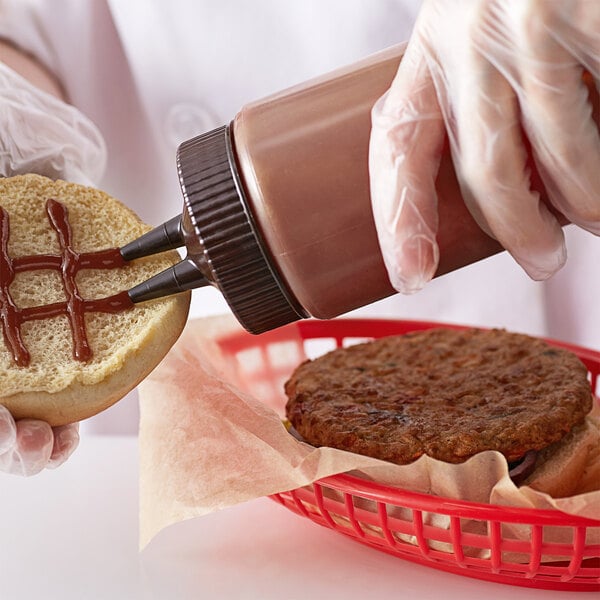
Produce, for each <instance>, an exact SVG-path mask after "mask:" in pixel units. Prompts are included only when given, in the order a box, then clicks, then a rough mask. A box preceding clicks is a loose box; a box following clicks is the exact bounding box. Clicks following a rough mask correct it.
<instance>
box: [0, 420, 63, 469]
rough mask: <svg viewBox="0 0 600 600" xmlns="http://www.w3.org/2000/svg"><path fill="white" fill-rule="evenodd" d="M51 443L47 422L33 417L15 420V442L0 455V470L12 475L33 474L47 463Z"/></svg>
mask: <svg viewBox="0 0 600 600" xmlns="http://www.w3.org/2000/svg"><path fill="white" fill-rule="evenodd" d="M53 445H54V435H53V433H52V428H51V427H50V425H48V423H45V422H44V421H38V420H34V419H22V420H20V421H17V422H16V440H15V444H14V446H13V448H12V450H9V451H7V452H5V453H4V454H2V455H1V456H0V470H2V471H5V472H7V473H12V474H14V475H23V476H29V475H35V474H37V473H39V472H40V471H41V470H42V469H43V468H44V467H45V466H46V464H47V463H48V460H49V459H50V455H51V454H52V447H53Z"/></svg>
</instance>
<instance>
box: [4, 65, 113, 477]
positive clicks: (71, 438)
mask: <svg viewBox="0 0 600 600" xmlns="http://www.w3.org/2000/svg"><path fill="white" fill-rule="evenodd" d="M105 165H106V147H105V144H104V140H103V138H102V136H101V134H100V132H99V131H98V129H97V128H96V126H95V125H94V124H93V123H92V122H91V121H90V120H89V119H87V118H86V117H85V116H84V115H82V114H81V113H80V112H79V111H78V110H77V109H76V108H74V107H73V106H69V105H67V104H65V103H64V102H62V101H60V100H58V99H57V98H55V97H53V96H50V95H49V94H46V93H44V92H41V91H39V90H38V89H37V88H35V87H34V86H33V85H31V84H30V83H29V82H28V81H26V80H25V79H23V78H22V77H21V76H20V75H18V74H17V73H15V72H14V71H12V70H11V69H9V68H8V67H7V66H6V65H4V64H2V63H0V175H1V176H11V175H17V174H20V173H38V174H40V175H45V176H47V177H51V178H53V179H58V178H60V179H65V180H67V181H73V182H76V183H81V184H84V185H93V184H94V183H96V182H98V181H99V179H100V177H101V176H102V173H103V172H104V168H105ZM0 203H1V199H0ZM78 431H79V426H78V424H73V425H65V426H62V427H54V428H52V427H50V425H48V423H45V422H43V421H38V420H34V419H23V420H20V421H17V422H15V421H14V419H13V418H12V416H11V414H10V413H9V412H8V410H7V409H6V408H5V407H4V406H0V471H5V472H9V473H15V474H19V475H34V474H35V473H38V472H39V471H41V470H42V469H43V468H45V467H46V468H54V467H57V466H59V465H60V464H62V463H63V462H64V461H65V460H66V459H67V458H68V457H69V456H70V455H71V453H72V452H73V451H74V450H75V448H76V447H77V444H78V442H79V433H78Z"/></svg>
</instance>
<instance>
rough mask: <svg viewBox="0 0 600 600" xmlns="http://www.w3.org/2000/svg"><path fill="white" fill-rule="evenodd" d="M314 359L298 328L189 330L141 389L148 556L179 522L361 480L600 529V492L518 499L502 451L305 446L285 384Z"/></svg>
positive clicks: (227, 325) (195, 325)
mask: <svg viewBox="0 0 600 600" xmlns="http://www.w3.org/2000/svg"><path fill="white" fill-rule="evenodd" d="M232 336H233V338H236V339H244V338H243V337H241V338H240V336H248V339H249V345H254V346H256V348H255V349H253V350H252V349H250V350H248V351H243V350H242V351H239V352H237V353H232V352H231V349H228V348H227V344H223V342H222V340H227V339H231V337H232ZM250 338H251V339H250ZM267 342H269V343H267ZM305 358H306V354H305V347H304V345H303V343H302V340H301V339H300V336H299V334H298V330H297V328H296V326H295V325H291V326H288V327H285V328H282V329H281V330H277V331H276V332H274V333H272V334H264V335H263V336H260V337H254V336H250V335H249V334H246V333H244V332H242V331H241V329H240V328H239V326H238V325H237V324H236V323H235V322H234V321H233V320H232V319H231V318H229V317H213V318H208V319H198V320H193V321H190V322H189V323H188V325H187V326H186V329H185V331H184V333H183V334H182V336H181V338H180V339H179V341H178V342H177V343H176V345H175V346H174V347H173V349H172V350H171V352H170V353H169V354H168V356H167V357H166V358H165V359H164V361H163V362H162V363H161V364H160V365H159V367H158V368H157V369H156V370H155V371H154V372H153V373H152V374H151V376H150V377H148V378H147V379H146V380H145V381H144V382H143V384H142V385H141V387H140V407H141V420H140V545H141V547H142V548H143V547H144V546H146V545H147V544H148V542H150V540H151V539H152V538H153V537H154V536H155V535H156V534H158V533H159V532H160V531H161V530H162V529H163V528H165V527H167V526H169V525H172V524H174V523H177V522H180V521H184V520H186V519H192V518H195V517H200V516H202V515H206V514H208V513H211V512H213V511H217V510H220V509H223V508H226V507H230V506H233V505H236V504H239V503H241V502H245V501H248V500H252V499H254V498H259V497H263V496H268V495H270V494H274V493H277V492H283V491H287V490H290V489H294V488H299V487H302V486H305V485H307V484H310V483H311V482H313V481H315V480H318V479H321V478H323V477H327V476H329V475H334V474H337V473H344V472H349V471H360V472H361V474H362V475H364V476H365V477H367V478H372V479H374V480H376V481H379V482H381V483H386V484H390V485H397V486H399V487H402V488H404V489H408V490H412V491H419V492H425V493H430V494H435V495H439V496H446V497H452V498H456V499H462V500H471V501H475V502H491V503H494V504H506V505H512V506H520V507H539V508H556V509H559V510H562V511H564V512H568V513H574V514H578V515H582V516H588V517H591V518H596V519H598V518H600V492H588V493H584V494H579V495H577V496H573V497H570V498H561V499H553V498H551V497H550V496H548V495H546V494H542V493H539V492H536V491H534V490H532V489H530V488H527V487H522V488H520V489H517V487H515V485H514V484H513V483H512V481H511V480H510V478H509V477H508V472H507V466H506V461H505V460H504V458H503V457H502V455H501V454H499V453H497V452H483V453H481V454H478V455H476V456H474V457H473V458H471V459H470V460H468V461H467V462H465V463H463V464H458V465H452V464H447V463H443V462H440V461H437V460H434V459H430V458H428V457H422V458H420V459H419V460H417V461H416V462H414V463H412V464H410V465H406V466H397V465H391V464H390V463H387V462H383V461H379V460H375V459H371V458H368V457H364V456H360V455H357V454H352V453H349V452H344V451H340V450H335V449H332V448H319V449H315V448H312V447H310V446H308V445H306V444H304V443H302V442H299V441H297V440H296V439H295V438H294V437H292V436H291V435H290V434H289V433H288V432H287V431H286V429H285V427H284V425H283V423H282V416H283V412H284V407H285V398H284V393H283V381H285V379H286V377H287V376H288V375H289V374H291V372H292V370H293V369H294V368H295V367H296V366H297V365H298V364H299V363H300V362H301V361H302V360H304V359H305ZM265 364H266V365H267V367H268V368H267V371H265ZM598 534H599V537H600V532H598ZM599 541H600V540H596V541H595V543H598V542H599Z"/></svg>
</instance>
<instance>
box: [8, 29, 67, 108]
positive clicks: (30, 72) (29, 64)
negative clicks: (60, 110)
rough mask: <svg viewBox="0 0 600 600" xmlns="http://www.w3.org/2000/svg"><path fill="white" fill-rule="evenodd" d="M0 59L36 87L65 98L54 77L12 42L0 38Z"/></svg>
mask: <svg viewBox="0 0 600 600" xmlns="http://www.w3.org/2000/svg"><path fill="white" fill-rule="evenodd" d="M0 61H1V62H3V63H4V64H5V65H6V66H8V67H10V68H11V69H12V70H13V71H15V72H16V73H19V75H21V76H22V77H24V78H25V79H27V80H28V81H29V82H30V83H32V84H33V85H35V86H36V87H37V88H38V89H40V90H42V91H44V92H47V93H49V94H52V95H53V96H56V97H57V98H60V99H61V100H66V95H65V92H64V90H63V88H62V86H61V85H60V82H59V81H58V79H56V77H55V76H54V75H53V74H52V73H50V72H49V71H48V70H47V69H46V68H45V67H44V66H43V65H41V64H40V63H39V62H38V61H37V60H36V59H35V58H34V57H32V56H31V55H28V54H26V53H25V52H23V51H21V50H19V49H18V48H16V47H15V46H13V45H12V44H10V43H8V42H6V41H4V40H0Z"/></svg>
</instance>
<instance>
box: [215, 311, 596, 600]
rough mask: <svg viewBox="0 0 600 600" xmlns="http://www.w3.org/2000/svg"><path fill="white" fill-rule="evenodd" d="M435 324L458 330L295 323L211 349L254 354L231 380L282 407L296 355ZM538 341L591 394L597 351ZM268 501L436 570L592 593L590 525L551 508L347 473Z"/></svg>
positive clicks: (415, 324) (385, 323)
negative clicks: (566, 359) (581, 369)
mask: <svg viewBox="0 0 600 600" xmlns="http://www.w3.org/2000/svg"><path fill="white" fill-rule="evenodd" d="M441 325H443V326H445V327H452V328H457V329H460V328H462V327H461V326H457V325H446V324H443V323H432V322H422V321H395V320H394V321H392V320H372V319H371V320H358V319H339V320H334V321H301V322H298V323H294V324H293V325H290V326H287V327H283V328H281V329H278V330H276V331H273V332H269V333H267V334H263V335H261V336H256V337H255V336H250V335H247V334H243V335H236V336H232V337H230V338H227V339H226V340H223V341H222V343H221V347H222V349H223V351H224V352H225V353H226V354H227V355H229V356H231V357H232V358H233V359H234V360H236V359H241V357H244V359H248V357H252V354H254V360H251V361H250V363H251V364H252V365H253V366H252V367H251V368H250V369H248V368H247V367H246V368H245V372H244V373H242V377H241V379H242V380H243V381H244V385H245V386H247V391H249V392H251V393H253V394H254V395H255V396H256V397H259V398H261V399H264V400H265V401H267V402H268V403H270V404H271V405H272V406H273V407H274V408H278V409H279V410H282V408H283V406H284V403H285V400H284V398H283V392H282V390H283V387H282V384H283V381H285V379H286V378H287V377H288V376H289V374H290V373H291V371H292V370H293V368H295V366H297V364H298V362H299V361H300V360H302V359H303V358H304V357H306V356H309V357H311V358H312V357H314V356H316V355H318V354H321V353H323V352H325V351H327V350H329V349H331V348H334V347H340V346H346V345H349V344H352V343H356V342H359V341H363V340H368V339H374V338H379V337H383V336H386V335H394V334H401V333H406V332H409V331H416V330H421V329H429V328H432V327H439V326H441ZM548 342H549V343H551V344H553V345H556V346H560V347H563V348H567V349H569V350H571V351H573V352H574V353H575V354H577V355H578V356H579V357H580V359H581V360H582V361H583V363H584V364H585V365H586V366H587V368H588V370H589V373H590V382H591V385H592V389H593V390H594V391H595V392H596V394H597V395H598V387H599V373H600V352H595V351H593V350H588V349H585V348H580V347H577V346H573V345H571V344H566V343H563V342H558V341H555V340H548ZM244 362H245V363H246V362H247V360H245V361H244ZM273 499H274V500H276V501H277V502H279V503H280V504H282V505H283V506H285V507H286V508H288V509H289V510H291V511H293V512H295V513H296V514H298V515H300V516H302V517H305V518H308V519H310V520H311V521H314V522H315V523H318V524H319V525H323V526H325V527H329V528H331V529H333V530H335V531H337V532H339V533H342V534H344V535H346V536H349V537H351V538H352V539H354V540H356V541H359V542H361V543H363V544H367V545H369V546H371V547H373V548H376V549H378V550H382V551H385V552H387V553H390V554H393V555H395V556H398V557H401V558H404V559H407V560H411V561H413V562H417V563H420V564H423V565H427V566H430V567H434V568H437V569H441V570H444V571H449V572H452V573H457V574H460V575H465V576H468V577H475V578H478V579H485V580H488V581H495V582H499V583H506V584H512V585H519V586H527V587H534V588H544V589H553V590H571V591H595V590H600V544H593V543H589V541H588V538H589V536H588V534H589V532H590V530H591V528H597V529H596V532H599V531H600V521H596V520H592V519H586V518H582V517H576V516H573V515H569V514H566V513H562V512H560V511H556V510H537V509H525V508H512V507H506V506H499V505H491V504H480V503H474V502H466V501H460V500H453V499H451V498H442V497H439V496H432V495H427V494H421V493H415V492H410V491H407V490H403V489H401V488H397V487H390V486H387V485H381V484H378V483H375V482H370V481H367V480H364V479H361V478H358V477H354V476H351V475H347V474H344V475H336V476H332V477H327V478H325V479H322V480H320V481H318V482H316V483H314V484H313V485H311V486H307V487H303V488H300V489H296V490H292V491H289V492H284V493H279V494H276V495H274V496H273ZM556 527H560V528H561V529H560V531H561V532H562V533H566V535H563V536H562V541H561V542H560V543H559V542H557V541H556V540H553V536H552V533H551V532H552V531H556V530H555V529H554V528H556ZM550 528H552V529H550ZM515 531H518V535H515ZM565 538H567V539H568V540H569V543H565V541H564V539H565Z"/></svg>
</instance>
